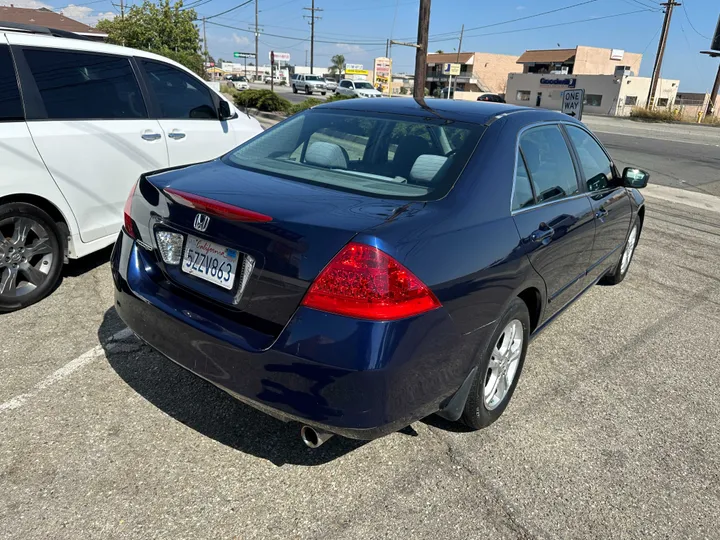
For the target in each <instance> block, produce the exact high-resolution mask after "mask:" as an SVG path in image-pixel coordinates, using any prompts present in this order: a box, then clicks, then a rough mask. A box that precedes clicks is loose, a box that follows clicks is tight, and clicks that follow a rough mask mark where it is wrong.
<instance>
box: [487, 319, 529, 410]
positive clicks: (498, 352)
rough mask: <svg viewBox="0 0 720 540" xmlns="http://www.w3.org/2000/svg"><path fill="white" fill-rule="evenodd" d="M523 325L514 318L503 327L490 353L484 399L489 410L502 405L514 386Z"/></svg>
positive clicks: (520, 354) (520, 351) (518, 363)
mask: <svg viewBox="0 0 720 540" xmlns="http://www.w3.org/2000/svg"><path fill="white" fill-rule="evenodd" d="M523 336H524V333H523V325H522V323H521V322H520V321H519V320H517V319H513V320H512V321H510V322H509V323H508V324H507V326H505V328H504V329H503V331H502V333H501V334H500V337H499V338H498V340H497V343H495V347H494V348H493V350H492V354H491V355H490V362H489V364H488V368H487V372H486V373H485V387H484V390H483V401H484V403H485V408H486V409H487V410H489V411H492V410H493V409H495V408H497V407H498V405H500V404H501V403H502V402H503V400H504V399H505V397H506V396H507V394H508V392H509V391H510V387H511V386H512V383H513V381H514V380H515V375H516V374H517V370H518V366H519V365H520V358H521V356H522V350H523Z"/></svg>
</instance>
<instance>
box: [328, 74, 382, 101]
mask: <svg viewBox="0 0 720 540" xmlns="http://www.w3.org/2000/svg"><path fill="white" fill-rule="evenodd" d="M335 92H336V93H338V94H341V95H343V96H354V97H360V98H379V97H382V93H380V92H378V91H377V90H376V89H375V88H373V85H372V84H370V83H369V82H367V81H351V80H350V79H343V80H342V81H340V83H339V84H338V87H337V89H336V90H335Z"/></svg>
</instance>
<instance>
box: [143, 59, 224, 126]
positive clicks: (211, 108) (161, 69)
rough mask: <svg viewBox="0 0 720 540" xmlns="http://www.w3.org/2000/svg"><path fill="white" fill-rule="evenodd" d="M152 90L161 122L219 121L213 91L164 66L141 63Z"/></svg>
mask: <svg viewBox="0 0 720 540" xmlns="http://www.w3.org/2000/svg"><path fill="white" fill-rule="evenodd" d="M140 62H141V63H142V65H143V67H144V68H145V72H146V73H147V79H148V83H149V85H150V90H151V91H152V92H153V93H154V94H155V98H156V100H157V103H158V106H159V107H160V118H172V119H191V120H217V119H218V113H217V110H216V108H215V103H214V102H213V99H212V97H211V95H210V89H209V88H208V87H207V86H205V85H204V84H203V83H202V82H201V81H199V80H198V79H196V78H195V77H192V76H190V75H189V74H187V73H185V72H184V71H182V70H180V69H178V68H176V67H173V66H171V65H168V64H165V63H162V62H153V61H151V60H141V61H140Z"/></svg>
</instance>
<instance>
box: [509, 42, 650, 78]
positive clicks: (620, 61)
mask: <svg viewBox="0 0 720 540" xmlns="http://www.w3.org/2000/svg"><path fill="white" fill-rule="evenodd" d="M517 62H518V64H521V65H522V72H523V73H560V74H566V75H615V74H617V73H619V72H622V73H624V74H627V75H635V74H637V73H639V72H640V63H641V62H642V54H638V53H631V52H626V51H624V50H622V49H601V48H598V47H585V46H584V45H578V46H577V47H575V48H574V49H541V50H532V51H525V52H524V53H523V54H522V55H521V56H520V58H518V61H517Z"/></svg>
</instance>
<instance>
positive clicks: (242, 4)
mask: <svg viewBox="0 0 720 540" xmlns="http://www.w3.org/2000/svg"><path fill="white" fill-rule="evenodd" d="M252 1H253V0H246V1H245V2H243V3H241V4H238V5H237V6H235V7H231V8H230V9H226V10H225V11H221V12H220V13H216V14H215V15H210V16H209V17H205V20H208V19H214V18H215V17H219V16H220V15H225V14H226V13H230V12H231V11H235V10H236V9H240V8H241V7H243V6H247V5H248V4H249V3H250V2H252Z"/></svg>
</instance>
